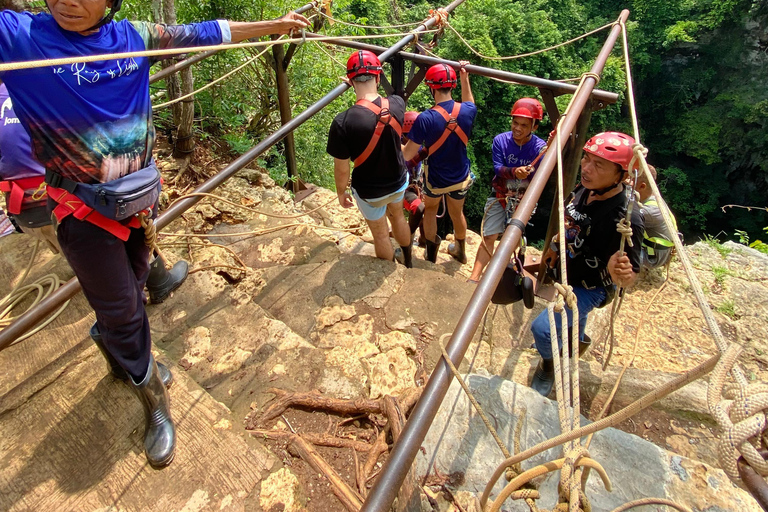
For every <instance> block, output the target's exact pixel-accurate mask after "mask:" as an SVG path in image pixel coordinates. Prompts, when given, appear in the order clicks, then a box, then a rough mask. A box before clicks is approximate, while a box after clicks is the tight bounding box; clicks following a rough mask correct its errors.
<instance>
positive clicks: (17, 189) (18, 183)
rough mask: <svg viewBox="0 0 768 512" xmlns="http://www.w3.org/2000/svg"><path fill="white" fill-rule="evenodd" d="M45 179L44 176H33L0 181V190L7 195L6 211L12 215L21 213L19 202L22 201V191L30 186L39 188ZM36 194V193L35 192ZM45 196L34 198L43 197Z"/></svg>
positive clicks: (30, 187)
mask: <svg viewBox="0 0 768 512" xmlns="http://www.w3.org/2000/svg"><path fill="white" fill-rule="evenodd" d="M43 181H45V177H44V176H34V177H32V178H21V179H20V180H9V181H0V192H5V193H6V194H9V195H8V204H7V205H6V206H7V207H8V212H9V213H11V214H13V215H18V214H20V213H21V203H22V202H23V201H24V191H25V190H28V189H32V188H36V189H39V188H40V185H41V184H42V183H43ZM35 194H36V193H35ZM44 197H45V196H42V197H38V198H36V199H37V200H40V199H43V198H44Z"/></svg>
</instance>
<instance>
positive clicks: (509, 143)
mask: <svg viewBox="0 0 768 512" xmlns="http://www.w3.org/2000/svg"><path fill="white" fill-rule="evenodd" d="M546 145H547V143H546V142H545V141H544V140H542V139H541V138H540V137H538V136H536V135H531V138H530V140H528V142H526V143H525V144H523V145H522V146H521V145H519V144H518V143H517V142H515V139H514V137H513V136H512V132H504V133H500V134H499V135H497V136H496V137H494V138H493V145H492V147H491V155H492V158H493V172H494V173H495V174H496V176H497V177H499V178H501V168H502V167H511V168H513V169H514V168H515V167H523V166H526V165H530V163H531V162H533V161H534V160H535V159H536V157H537V156H539V153H540V152H541V150H542V148H544V146H546ZM537 168H538V163H537V164H536V165H535V166H534V171H533V172H532V173H530V174H529V175H528V177H527V178H525V179H524V180H520V179H517V178H515V179H514V180H507V181H511V182H513V183H508V184H507V186H508V188H510V190H511V189H515V188H518V187H519V186H520V185H522V184H528V183H530V182H531V179H532V178H533V175H534V174H536V169H537Z"/></svg>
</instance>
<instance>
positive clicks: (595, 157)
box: [531, 132, 643, 396]
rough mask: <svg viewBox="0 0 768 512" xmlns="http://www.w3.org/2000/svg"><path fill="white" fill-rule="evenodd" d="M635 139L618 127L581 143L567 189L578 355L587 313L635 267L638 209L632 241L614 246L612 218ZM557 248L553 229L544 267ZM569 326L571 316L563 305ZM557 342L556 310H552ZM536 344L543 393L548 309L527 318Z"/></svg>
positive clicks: (631, 278) (619, 210)
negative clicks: (576, 176)
mask: <svg viewBox="0 0 768 512" xmlns="http://www.w3.org/2000/svg"><path fill="white" fill-rule="evenodd" d="M634 143H635V141H634V140H633V139H632V138H631V137H629V136H628V135H625V134H623V133H619V132H605V133H600V134H597V135H595V136H594V137H592V138H591V139H589V140H588V141H587V144H586V145H585V146H584V157H583V158H582V160H581V184H580V185H579V186H578V187H577V188H576V190H575V191H574V193H573V194H571V197H570V201H569V203H568V205H567V206H566V209H565V251H566V256H567V257H566V265H567V267H566V268H567V271H568V284H570V285H571V286H572V287H573V293H574V294H575V295H576V299H577V307H578V310H579V333H578V334H579V355H581V354H583V353H584V352H585V351H586V350H587V349H588V348H589V343H590V341H589V338H585V335H584V327H585V325H586V322H587V314H588V313H589V312H590V311H592V310H593V309H594V308H596V307H602V306H604V305H605V304H607V303H608V302H610V299H611V298H612V297H613V294H614V293H615V289H616V286H617V285H618V286H621V287H623V288H626V287H629V286H632V285H633V284H634V282H635V279H636V277H637V273H638V272H640V245H641V242H642V240H643V221H642V217H641V216H640V212H639V211H637V210H634V211H633V212H632V219H631V224H632V245H631V246H630V244H629V243H627V244H626V245H625V246H624V251H625V252H619V247H620V244H621V234H620V233H619V232H618V231H617V230H616V224H617V223H618V222H619V221H620V220H621V219H623V218H624V217H625V216H626V212H627V204H628V201H627V197H628V196H627V193H626V190H625V185H624V184H623V181H624V178H625V177H626V174H627V172H628V168H629V164H630V162H631V160H632V145H633V144H634ZM560 256H561V255H560V254H559V244H558V238H557V235H555V237H554V238H553V239H552V242H551V244H550V246H549V247H548V248H547V250H546V252H545V253H544V260H545V261H546V262H547V264H548V265H549V267H554V266H555V264H556V262H557V260H558V258H559V257H560ZM566 315H567V318H568V327H569V328H570V327H571V325H572V322H573V315H572V312H571V310H570V309H568V308H566ZM555 323H556V325H557V336H558V344H559V346H561V347H562V340H561V339H560V315H559V314H556V315H555ZM531 332H532V333H533V338H534V340H535V341H536V349H537V350H538V351H539V353H540V354H541V362H540V363H539V366H538V368H536V372H535V374H534V376H533V381H532V382H531V387H532V388H533V389H535V390H536V391H538V392H539V393H541V394H542V395H544V396H547V395H549V393H550V392H551V391H552V385H553V384H554V382H555V373H554V363H553V359H552V357H553V354H552V343H551V341H550V327H549V315H548V312H547V311H544V312H542V313H541V314H540V315H539V316H538V317H536V319H535V320H534V321H533V323H532V324H531Z"/></svg>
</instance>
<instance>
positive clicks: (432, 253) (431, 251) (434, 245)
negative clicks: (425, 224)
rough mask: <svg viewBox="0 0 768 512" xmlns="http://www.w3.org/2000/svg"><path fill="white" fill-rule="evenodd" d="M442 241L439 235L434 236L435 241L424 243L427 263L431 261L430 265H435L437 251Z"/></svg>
mask: <svg viewBox="0 0 768 512" xmlns="http://www.w3.org/2000/svg"><path fill="white" fill-rule="evenodd" d="M442 241H443V239H442V238H440V235H435V241H434V242H432V241H430V240H427V241H426V244H427V261H431V262H432V263H437V250H438V249H440V242H442Z"/></svg>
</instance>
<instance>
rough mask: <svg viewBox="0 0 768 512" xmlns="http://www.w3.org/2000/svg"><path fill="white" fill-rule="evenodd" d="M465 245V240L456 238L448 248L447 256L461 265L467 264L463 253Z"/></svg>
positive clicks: (465, 255)
mask: <svg viewBox="0 0 768 512" xmlns="http://www.w3.org/2000/svg"><path fill="white" fill-rule="evenodd" d="M466 243H467V239H466V238H457V239H456V241H455V242H453V243H452V244H450V245H449V246H448V254H450V255H451V256H453V258H454V259H455V260H456V261H458V262H459V263H461V264H462V265H463V264H465V263H466V262H467V254H466V253H465V251H464V249H465V247H466Z"/></svg>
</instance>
